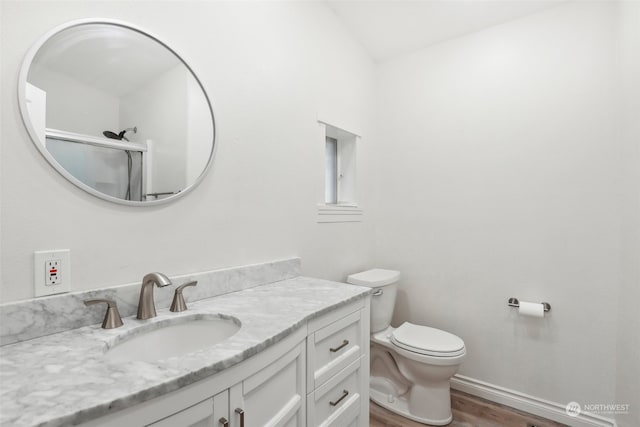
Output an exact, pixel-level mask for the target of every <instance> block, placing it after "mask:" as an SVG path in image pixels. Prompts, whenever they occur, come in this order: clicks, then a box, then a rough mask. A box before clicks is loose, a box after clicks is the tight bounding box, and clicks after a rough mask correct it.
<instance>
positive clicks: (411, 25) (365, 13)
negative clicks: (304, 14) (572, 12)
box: [327, 0, 565, 62]
mask: <svg viewBox="0 0 640 427" xmlns="http://www.w3.org/2000/svg"><path fill="white" fill-rule="evenodd" d="M563 1H565V0H409V1H407V0H396V1H392V0H327V3H328V5H329V7H330V8H331V9H332V10H333V11H334V12H335V13H336V15H337V16H338V18H339V19H340V20H341V21H342V22H343V23H344V24H345V25H346V26H347V28H349V30H350V31H351V33H352V34H353V35H354V36H355V37H356V39H358V40H359V41H360V43H362V45H363V46H364V48H365V49H366V50H367V52H369V54H370V55H371V57H372V58H373V59H374V60H376V61H378V62H381V61H386V60H388V59H390V58H393V57H396V56H399V55H403V54H407V53H410V52H414V51H416V50H418V49H421V48H423V47H426V46H429V45H431V44H434V43H438V42H441V41H444V40H447V39H451V38H454V37H458V36H461V35H464V34H468V33H471V32H474V31H478V30H481V29H483V28H487V27H490V26H493V25H497V24H501V23H503V22H507V21H510V20H513V19H517V18H520V17H523V16H526V15H529V14H532V13H535V12H538V11H540V10H542V9H547V8H549V7H552V6H556V5H558V4H560V3H561V2H563Z"/></svg>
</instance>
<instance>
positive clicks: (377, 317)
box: [347, 268, 400, 333]
mask: <svg viewBox="0 0 640 427" xmlns="http://www.w3.org/2000/svg"><path fill="white" fill-rule="evenodd" d="M398 280H400V272H399V271H395V270H383V269H381V268H375V269H373V270H367V271H363V272H360V273H356V274H351V275H350V276H349V277H347V282H348V283H351V284H352V285H359V286H367V287H369V288H373V289H374V291H373V294H372V296H371V333H374V332H379V331H382V330H384V329H386V328H387V327H388V326H389V325H390V324H391V317H392V316H393V309H394V307H395V304H396V293H397V290H398Z"/></svg>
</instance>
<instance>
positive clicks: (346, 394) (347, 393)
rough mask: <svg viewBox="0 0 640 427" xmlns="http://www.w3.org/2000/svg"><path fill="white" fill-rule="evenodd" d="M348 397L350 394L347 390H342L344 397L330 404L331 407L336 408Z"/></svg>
mask: <svg viewBox="0 0 640 427" xmlns="http://www.w3.org/2000/svg"><path fill="white" fill-rule="evenodd" d="M348 395H349V392H348V391H347V390H342V396H340V399H338V400H336V401H335V402H329V405H331V406H336V405H337V404H338V403H340V402H342V399H344V398H345V397H347V396H348Z"/></svg>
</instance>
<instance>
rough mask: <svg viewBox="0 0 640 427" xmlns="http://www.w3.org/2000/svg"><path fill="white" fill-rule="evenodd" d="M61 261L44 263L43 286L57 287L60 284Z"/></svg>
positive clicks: (55, 260)
mask: <svg viewBox="0 0 640 427" xmlns="http://www.w3.org/2000/svg"><path fill="white" fill-rule="evenodd" d="M61 265H62V261H60V260H59V259H50V260H47V261H45V263H44V284H45V285H46V286H52V285H59V284H61V283H62V272H61V268H60V266H61Z"/></svg>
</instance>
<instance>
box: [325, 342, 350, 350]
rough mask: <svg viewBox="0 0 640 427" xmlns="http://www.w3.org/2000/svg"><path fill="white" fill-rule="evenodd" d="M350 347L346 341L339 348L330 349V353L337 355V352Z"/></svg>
mask: <svg viewBox="0 0 640 427" xmlns="http://www.w3.org/2000/svg"><path fill="white" fill-rule="evenodd" d="M348 345H349V340H344V341H342V344H340V345H339V346H338V347H336V348H330V349H329V351H330V352H331V353H335V352H336V351H340V350H342V349H343V348H345V347H346V346H348Z"/></svg>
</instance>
